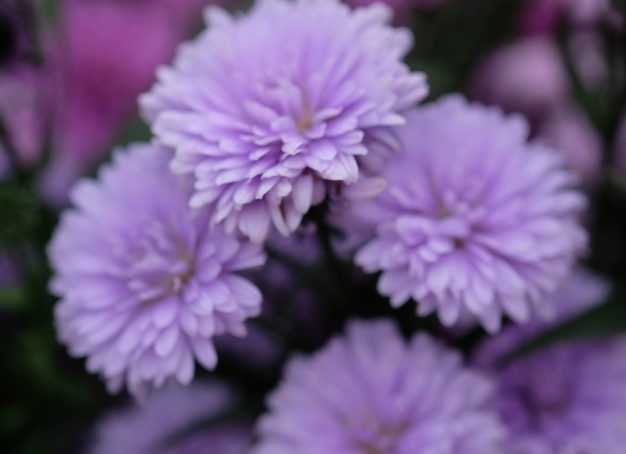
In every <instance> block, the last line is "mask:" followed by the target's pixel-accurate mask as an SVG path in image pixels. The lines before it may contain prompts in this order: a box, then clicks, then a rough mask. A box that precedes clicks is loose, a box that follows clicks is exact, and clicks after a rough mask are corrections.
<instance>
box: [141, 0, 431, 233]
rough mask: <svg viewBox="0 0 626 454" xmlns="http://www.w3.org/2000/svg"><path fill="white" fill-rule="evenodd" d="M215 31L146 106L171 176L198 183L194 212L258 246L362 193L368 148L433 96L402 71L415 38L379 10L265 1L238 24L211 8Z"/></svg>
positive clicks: (305, 0) (146, 98)
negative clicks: (318, 210) (343, 188)
mask: <svg viewBox="0 0 626 454" xmlns="http://www.w3.org/2000/svg"><path fill="white" fill-rule="evenodd" d="M207 11H208V14H207V20H208V22H209V28H208V30H207V31H205V32H204V33H202V34H201V35H200V36H199V37H198V38H197V39H196V40H195V41H193V42H191V43H188V44H187V45H185V46H183V47H182V48H181V51H180V52H179V54H178V56H177V58H176V61H175V62H174V65H173V67H169V68H163V69H162V70H160V71H159V72H158V74H157V75H158V79H159V82H158V83H157V84H156V85H155V86H154V88H153V89H152V91H151V92H149V93H147V94H145V95H143V96H142V98H141V99H140V103H141V106H142V108H143V112H144V114H145V117H146V118H147V119H148V120H149V121H150V123H151V124H152V130H153V132H154V133H155V135H156V137H157V139H158V140H159V141H160V142H161V143H162V144H164V145H166V146H168V147H171V148H173V149H174V151H175V156H174V159H173V161H172V169H173V170H174V172H176V173H178V174H184V175H192V176H193V179H194V182H195V184H194V193H193V195H192V197H191V200H190V204H191V205H192V206H194V207H198V206H203V205H210V206H211V207H212V208H213V210H212V211H213V214H212V219H211V222H212V223H213V224H219V223H223V224H224V225H225V228H226V230H227V231H228V232H230V231H233V230H235V229H239V230H240V231H241V232H243V233H244V234H245V235H247V236H248V237H250V238H251V239H253V240H254V241H255V242H260V241H262V240H264V239H265V238H266V237H267V235H268V233H269V229H270V226H271V225H272V224H273V225H274V226H275V227H276V228H277V229H278V230H279V231H280V232H281V233H283V234H284V235H287V234H289V233H290V232H292V231H294V230H295V229H296V228H297V226H298V225H299V224H300V221H301V218H302V216H303V214H304V213H306V212H307V211H308V209H309V207H310V206H311V205H312V204H316V203H319V202H320V201H321V200H322V199H323V198H324V195H325V186H324V181H332V182H340V183H354V182H356V180H357V179H358V177H359V161H358V159H359V157H363V156H365V155H367V154H368V147H367V143H368V141H371V142H373V143H376V144H377V147H376V148H378V144H379V143H382V142H385V140H384V137H386V135H388V134H389V132H388V127H389V126H391V125H396V124H400V123H403V121H404V118H403V116H402V115H401V111H402V110H403V109H405V108H407V107H410V106H411V105H413V104H414V103H416V102H417V101H419V100H421V99H422V98H423V97H424V96H425V95H426V92H427V87H426V83H425V78H424V76H423V74H412V73H410V72H409V70H408V68H407V67H406V66H405V65H404V64H403V63H402V62H401V58H402V57H403V56H404V54H405V53H406V52H407V51H408V50H409V48H410V45H411V36H410V34H409V33H408V31H406V30H397V29H393V28H391V27H389V26H387V25H386V23H387V21H388V20H389V19H390V16H391V13H390V11H389V10H388V8H386V7H384V6H382V5H375V6H371V7H368V8H364V9H357V10H356V11H351V10H350V9H349V8H348V7H347V6H345V5H342V4H341V3H339V1H337V0H297V1H295V2H288V1H284V0H265V1H262V2H260V3H259V4H258V5H257V6H256V7H255V8H254V9H253V10H252V11H251V12H250V14H248V15H246V16H240V17H237V18H233V17H231V16H229V15H227V14H226V13H225V12H223V11H221V10H219V9H217V8H209V9H208V10H207Z"/></svg>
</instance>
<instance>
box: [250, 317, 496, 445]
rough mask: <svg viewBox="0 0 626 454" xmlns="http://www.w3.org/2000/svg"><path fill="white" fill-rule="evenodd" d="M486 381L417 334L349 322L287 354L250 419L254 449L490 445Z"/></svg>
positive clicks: (492, 433) (492, 424)
mask: <svg viewBox="0 0 626 454" xmlns="http://www.w3.org/2000/svg"><path fill="white" fill-rule="evenodd" d="M492 391H493V387H492V383H491V382H490V381H489V380H488V379H487V378H485V377H484V376H483V375H482V374H481V373H479V372H474V371H471V370H469V369H465V368H464V367H463V365H462V361H461V356H460V355H459V354H457V353H454V352H452V351H448V350H447V349H445V348H444V347H443V346H441V345H440V344H438V343H437V342H435V341H434V340H433V339H431V338H430V337H428V336H427V335H425V334H418V335H416V336H415V337H413V339H412V340H411V341H410V342H409V343H408V344H407V343H406V342H405V341H404V340H403V339H402V338H401V336H400V335H399V333H398V332H397V330H396V329H395V327H394V326H393V324H392V323H390V322H385V321H379V322H369V323H368V322H354V323H351V324H350V325H349V327H348V332H347V335H346V336H345V337H343V338H338V339H334V340H333V341H331V342H330V344H329V345H327V346H326V347H325V348H324V349H323V350H321V351H320V352H319V353H317V354H316V355H315V356H313V357H312V358H309V359H304V358H297V359H294V360H292V361H291V362H290V363H289V364H288V366H287V371H286V374H285V379H284V382H283V383H282V384H281V385H280V387H279V388H278V389H277V390H276V391H274V393H273V394H272V395H271V396H270V398H269V407H270V410H269V414H267V415H266V416H264V417H262V418H261V420H260V422H259V426H258V428H259V432H260V443H259V445H258V446H257V447H256V448H255V449H254V450H253V452H254V453H255V454H292V453H299V454H329V453H333V454H357V453H358V454H369V453H381V454H382V453H384V454H415V453H420V454H422V453H423V454H434V453H437V454H490V453H493V454H499V453H502V452H503V451H502V449H503V448H502V445H501V442H502V441H503V439H504V436H505V431H504V428H503V427H502V425H501V424H500V421H499V420H498V418H497V417H496V415H495V414H494V413H493V412H492V411H491V410H490V409H488V408H487V401H488V400H489V398H490V396H491V394H492Z"/></svg>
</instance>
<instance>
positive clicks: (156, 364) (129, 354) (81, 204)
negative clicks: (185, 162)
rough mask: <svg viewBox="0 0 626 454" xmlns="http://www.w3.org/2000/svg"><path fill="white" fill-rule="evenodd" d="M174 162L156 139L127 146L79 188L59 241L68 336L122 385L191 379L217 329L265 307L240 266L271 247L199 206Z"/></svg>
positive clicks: (62, 313) (210, 355) (63, 334)
mask: <svg viewBox="0 0 626 454" xmlns="http://www.w3.org/2000/svg"><path fill="white" fill-rule="evenodd" d="M169 158H170V154H169V153H168V152H166V151H165V150H164V149H162V148H159V147H156V146H153V145H134V146H132V147H131V148H130V149H129V150H128V151H126V152H118V153H117V154H116V155H115V158H114V163H113V165H111V166H108V167H106V168H104V169H103V170H102V171H101V172H100V175H99V177H100V178H99V181H90V180H83V181H81V182H80V183H78V184H77V186H76V187H75V188H74V190H73V193H72V200H73V202H74V204H75V206H76V208H75V209H73V210H71V211H69V212H67V213H65V214H64V215H63V217H62V220H61V223H60V225H59V227H58V229H57V231H56V233H55V235H54V238H53V239H52V242H51V244H50V248H49V255H50V260H51V262H52V266H53V268H54V269H55V271H56V273H57V274H56V276H55V278H54V279H53V281H52V283H51V289H52V291H53V292H54V293H55V294H56V295H58V296H60V297H61V300H60V302H59V303H58V305H57V307H56V311H55V315H56V325H57V329H58V334H59V338H60V339H61V341H62V342H64V343H66V344H67V345H68V346H69V349H70V352H71V353H72V355H74V356H87V357H88V361H87V368H88V369H89V370H90V371H92V372H100V373H101V374H102V375H103V376H104V378H105V379H106V380H107V382H108V386H109V388H110V389H111V390H112V391H114V390H118V389H119V388H120V387H121V386H122V385H123V383H124V381H125V380H126V381H127V383H128V387H129V389H130V391H131V392H133V393H138V392H140V391H141V390H142V388H144V386H145V385H155V386H161V385H162V384H163V383H164V382H165V381H166V380H168V379H174V378H175V379H176V380H177V381H178V382H180V383H185V384H187V383H189V382H190V381H191V379H192V377H193V373H194V356H195V358H196V359H197V360H198V361H199V362H200V363H201V364H202V365H203V366H205V367H207V368H213V367H214V366H215V364H216V361H217V358H216V354H215V349H214V347H213V342H212V338H213V336H214V335H216V334H220V333H224V332H230V333H235V334H244V333H245V328H244V325H243V323H244V321H245V319H246V318H247V317H250V316H253V315H256V314H258V313H259V311H260V303H261V294H260V292H259V290H258V289H257V288H256V287H255V286H253V285H252V284H251V283H249V282H248V281H247V280H245V279H243V278H241V277H239V276H237V275H236V274H233V272H235V271H238V270H243V269H247V268H250V267H255V266H258V265H261V264H262V263H263V262H264V260H265V257H264V255H263V252H262V251H261V250H260V249H259V248H258V247H257V246H254V245H252V244H250V243H248V242H244V241H239V240H238V239H237V238H235V237H232V236H227V235H226V234H224V232H223V231H222V230H220V229H219V228H215V229H210V228H209V225H208V222H207V220H206V218H204V217H203V215H202V214H197V213H193V212H192V211H190V210H189V208H188V206H187V195H186V194H185V192H183V191H182V190H181V189H180V187H179V184H178V181H177V179H176V178H175V177H174V176H173V175H172V174H171V173H170V172H169V170H168V162H169Z"/></svg>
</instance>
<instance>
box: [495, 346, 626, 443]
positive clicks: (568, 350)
mask: <svg viewBox="0 0 626 454" xmlns="http://www.w3.org/2000/svg"><path fill="white" fill-rule="evenodd" d="M496 339H497V338H496ZM498 382H499V385H498V393H497V396H496V399H495V408H496V409H497V410H498V412H499V413H500V415H501V417H502V420H503V421H504V423H505V424H506V425H507V426H508V428H509V432H510V440H509V441H508V442H507V447H508V449H507V452H510V453H511V454H552V453H557V452H558V453H583V452H584V453H588V454H618V453H621V452H622V451H623V450H624V443H625V442H626V392H625V391H624V383H625V382H626V338H624V337H621V338H617V339H613V340H608V341H607V340H605V341H587V342H585V341H578V342H575V343H571V344H564V345H558V346H555V347H552V348H550V349H547V350H543V351H540V352H538V353H535V354H532V355H531V356H528V357H524V358H522V359H520V360H517V361H516V362H514V363H513V364H511V365H509V366H507V367H506V368H505V369H504V370H502V371H501V372H500V373H499V377H498Z"/></svg>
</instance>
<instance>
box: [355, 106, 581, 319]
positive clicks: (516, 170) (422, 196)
mask: <svg viewBox="0 0 626 454" xmlns="http://www.w3.org/2000/svg"><path fill="white" fill-rule="evenodd" d="M397 132H398V135H399V137H400V140H401V142H402V147H403V154H402V155H401V156H398V157H397V158H396V159H393V160H392V161H391V162H390V163H389V165H388V166H387V167H386V169H385V170H384V173H383V175H384V176H385V177H386V179H387V181H388V187H387V188H386V190H385V191H384V192H383V193H381V194H380V195H379V196H378V197H376V198H375V199H374V200H370V201H366V202H362V203H360V204H354V205H353V206H352V207H349V208H348V209H349V213H348V214H347V215H345V216H344V219H343V222H344V224H346V226H345V229H346V230H347V232H348V233H350V230H351V229H352V227H353V226H354V228H355V229H358V230H361V231H362V230H364V228H365V227H367V226H369V227H370V228H371V231H373V232H374V238H373V239H371V240H370V241H369V242H368V243H367V244H365V245H364V246H363V247H362V248H361V249H360V250H359V251H358V254H357V255H356V258H355V260H356V262H357V263H358V264H359V265H361V266H362V267H364V268H365V270H366V271H370V272H375V271H382V272H383V273H382V275H381V278H380V280H379V285H378V289H379V291H380V292H381V293H382V294H384V295H388V296H390V297H391V303H392V304H393V305H394V306H397V305H400V304H403V303H404V302H405V301H407V300H408V299H409V298H414V299H415V300H416V301H418V308H417V311H418V313H419V314H420V315H426V314H429V313H431V312H434V311H436V312H437V313H438V314H439V318H440V319H441V321H442V322H443V323H444V324H445V325H453V324H455V323H456V322H457V321H458V320H459V317H460V316H461V315H462V314H463V313H464V312H469V313H470V314H471V315H472V316H474V317H476V318H478V319H479V320H480V321H481V322H482V324H483V325H484V326H485V327H486V328H487V329H488V330H489V331H497V330H498V329H499V327H500V323H501V316H502V314H503V313H504V314H506V315H508V316H510V317H511V318H513V319H514V320H516V321H518V322H525V321H527V320H528V319H529V317H530V315H531V314H532V313H533V312H538V313H547V312H549V307H546V297H547V296H548V295H550V294H551V293H552V292H554V291H555V290H556V289H557V288H558V286H559V284H560V283H561V282H562V281H563V280H564V279H565V278H566V276H567V274H568V273H569V272H570V269H571V267H572V265H573V263H574V261H575V259H576V256H577V254H579V253H580V252H581V251H582V249H583V248H584V246H585V243H586V234H585V232H584V231H583V229H582V228H581V227H580V225H579V223H578V219H577V217H578V215H579V213H580V212H581V210H582V208H583V207H584V205H585V200H584V197H583V196H582V195H581V194H580V193H579V192H577V191H575V190H574V189H573V184H574V183H575V178H574V177H573V175H572V174H570V173H569V172H567V171H565V170H564V169H563V168H562V158H561V157H560V155H559V154H557V153H556V152H554V151H553V150H551V149H549V148H547V147H545V146H543V145H541V144H536V143H528V142H527V136H528V126H527V124H526V123H525V121H524V120H523V119H522V118H521V117H515V116H511V117H505V116H504V115H503V114H502V113H501V112H500V111H499V110H497V109H489V108H485V107H482V106H479V105H471V104H468V103H467V102H466V101H465V100H464V99H462V98H461V97H455V96H453V97H448V98H446V99H443V100H442V101H439V102H437V103H435V104H431V105H429V106H426V107H423V108H421V109H416V110H414V111H412V112H411V113H409V114H408V115H407V124H406V126H403V127H400V128H398V130H397ZM365 229H366V228H365ZM361 233H362V232H361Z"/></svg>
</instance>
